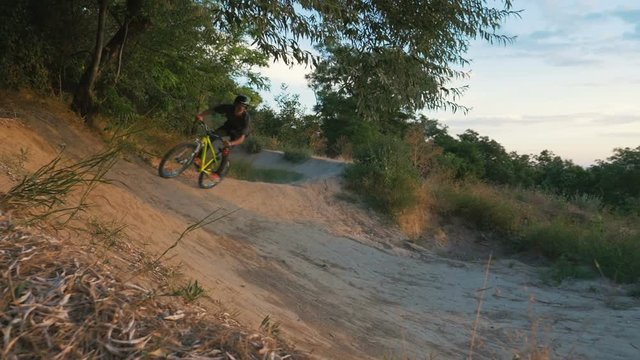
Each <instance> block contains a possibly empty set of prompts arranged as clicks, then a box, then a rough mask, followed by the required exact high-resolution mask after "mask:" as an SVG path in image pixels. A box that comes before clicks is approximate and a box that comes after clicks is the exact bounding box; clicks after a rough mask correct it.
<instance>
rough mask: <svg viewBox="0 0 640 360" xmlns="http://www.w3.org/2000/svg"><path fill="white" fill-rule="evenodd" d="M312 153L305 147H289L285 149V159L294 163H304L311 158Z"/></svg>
mask: <svg viewBox="0 0 640 360" xmlns="http://www.w3.org/2000/svg"><path fill="white" fill-rule="evenodd" d="M311 155H312V151H311V149H309V148H305V147H287V148H286V149H284V155H283V156H284V159H285V160H287V161H290V162H292V163H296V164H299V163H303V162H305V161H307V160H309V159H310V158H311Z"/></svg>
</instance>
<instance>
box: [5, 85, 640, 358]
mask: <svg viewBox="0 0 640 360" xmlns="http://www.w3.org/2000/svg"><path fill="white" fill-rule="evenodd" d="M0 117H2V119H0V162H2V161H4V162H5V163H6V162H7V161H9V160H11V159H15V158H17V157H19V156H20V149H21V148H22V149H28V157H27V158H26V159H25V162H24V167H25V168H26V169H27V170H29V171H33V170H35V169H36V168H37V167H38V166H41V165H42V164H44V163H45V162H46V161H48V160H50V159H51V158H52V157H53V156H54V154H55V153H56V151H57V149H58V145H59V144H63V143H64V144H66V148H67V150H66V152H67V154H68V155H69V156H71V157H82V156H86V155H88V154H90V153H91V152H92V151H97V150H98V149H100V148H102V147H103V146H104V145H102V142H101V140H100V139H99V138H98V137H97V136H96V135H95V134H93V133H91V132H89V131H87V130H86V129H84V127H83V126H82V124H80V122H79V121H78V120H77V119H75V120H74V118H73V116H72V115H71V114H69V113H67V112H66V110H64V108H63V107H62V106H56V105H55V104H53V105H52V104H51V103H50V102H43V101H39V100H36V99H29V98H24V97H18V96H8V95H6V96H4V97H3V98H2V99H1V100H0ZM5 168H6V167H5ZM330 168H333V167H331V166H330ZM3 169H4V168H3ZM1 172H2V173H1V174H0V191H5V190H6V189H7V188H8V187H9V186H10V185H11V184H12V182H13V181H12V179H11V178H10V177H9V176H8V175H7V171H5V170H2V171H1ZM331 175H333V174H331ZM109 177H111V178H112V179H114V180H116V183H114V184H113V185H109V186H101V187H99V188H98V189H96V191H95V193H94V194H93V196H92V199H91V200H92V202H93V203H94V204H95V206H93V207H92V208H91V209H89V212H88V214H87V217H95V218H99V219H101V220H104V221H110V220H116V221H118V222H120V223H122V224H124V225H126V226H127V227H126V232H127V234H128V237H129V238H130V239H132V241H134V242H135V243H136V244H137V245H138V246H140V247H144V248H145V250H146V251H149V252H153V253H156V254H157V253H161V252H162V251H163V250H165V249H166V248H168V247H169V246H170V245H172V244H173V243H174V241H175V240H176V238H177V237H178V235H179V234H180V233H181V232H182V231H183V230H184V229H185V228H186V227H187V226H189V225H190V224H192V223H195V222H197V221H199V220H200V219H202V218H204V217H206V216H207V215H209V214H210V213H212V212H213V211H216V210H217V211H218V213H217V214H219V215H226V216H225V217H224V218H221V219H220V220H219V221H216V222H215V223H213V224H210V225H208V226H206V227H205V228H203V229H200V230H196V231H195V232H193V233H191V234H189V236H188V237H186V238H185V239H184V240H183V241H182V242H181V243H180V244H179V245H178V246H177V247H176V248H175V249H173V250H171V252H170V259H169V260H168V261H169V262H170V263H173V264H182V272H183V273H184V274H185V275H186V276H187V277H189V278H193V279H197V280H198V281H199V282H200V283H201V284H202V285H203V287H204V288H206V289H207V290H208V294H209V296H210V297H211V298H212V299H213V300H214V301H220V302H222V303H224V304H226V305H227V306H232V307H233V308H235V309H237V310H238V311H239V317H240V319H241V320H242V321H243V322H245V323H248V324H258V323H259V322H260V321H261V320H262V319H263V318H264V317H265V316H266V315H269V316H270V317H271V318H272V319H275V320H277V321H280V322H281V323H282V325H281V327H282V328H283V330H284V332H285V335H286V336H288V337H290V338H292V339H293V340H294V341H295V342H296V343H297V344H298V346H299V347H301V348H302V349H304V350H307V351H309V352H311V353H312V354H313V355H316V356H318V357H319V358H330V359H363V358H382V357H384V356H395V357H409V358H416V359H417V358H425V357H429V356H430V355H436V356H438V357H437V358H445V359H460V358H463V357H466V356H467V354H468V353H469V343H470V339H471V338H472V328H473V325H474V321H475V320H476V309H477V307H478V302H477V299H478V295H479V294H481V293H483V295H484V298H483V303H482V306H481V312H480V318H479V322H478V329H477V340H476V347H475V349H474V354H475V355H474V358H511V357H512V356H513V354H515V353H518V354H531V353H534V352H535V350H536V349H538V348H539V347H542V348H543V350H545V351H549V352H550V354H551V356H552V357H554V358H555V357H566V358H572V359H605V358H606V359H630V358H635V357H636V356H637V354H638V351H639V350H638V348H640V308H639V307H638V305H639V304H638V301H637V300H634V299H632V298H629V297H627V296H626V294H625V291H624V289H620V288H617V287H616V286H614V285H611V284H610V283H608V282H607V281H604V280H602V281H592V282H579V283H569V284H567V285H564V286H563V287H560V288H557V287H550V286H547V285H544V284H543V283H542V281H541V280H540V277H539V269H537V268H533V267H531V266H528V265H525V264H522V263H520V262H518V261H515V260H510V259H498V260H495V261H493V262H492V264H491V268H490V271H489V277H488V282H487V283H486V284H485V281H484V276H485V265H486V259H484V260H482V261H477V262H474V261H467V262H462V261H457V260H452V259H448V258H444V257H440V256H438V255H436V254H434V253H431V252H429V251H426V250H421V251H416V250H409V249H407V248H406V247H405V246H404V242H405V239H404V237H403V235H402V234H401V233H400V232H399V230H397V229H396V227H394V226H392V225H390V224H387V223H385V221H384V220H382V219H378V218H377V217H376V216H375V215H373V214H371V213H370V212H368V211H367V210H364V209H362V208H359V207H358V206H356V205H353V204H348V203H345V202H342V201H339V200H336V196H335V195H336V194H337V193H339V192H340V191H341V190H340V184H339V180H337V179H336V178H335V177H323V176H320V178H319V179H315V181H307V182H303V183H299V184H295V185H274V184H265V183H252V182H245V181H238V180H234V179H225V181H224V182H223V183H221V184H220V185H219V186H218V187H216V188H214V189H212V190H201V189H199V188H198V187H197V182H196V178H195V175H194V174H187V175H185V176H182V177H181V178H179V179H170V180H167V179H162V178H159V177H158V176H157V175H156V170H155V169H154V168H153V167H151V166H149V165H146V164H144V163H142V162H138V161H135V160H134V161H124V160H121V161H119V162H118V163H117V164H116V166H115V167H114V168H113V169H112V170H111V172H110V174H109ZM480 290H481V291H480ZM205 305H206V304H205ZM256 326H257V325H256Z"/></svg>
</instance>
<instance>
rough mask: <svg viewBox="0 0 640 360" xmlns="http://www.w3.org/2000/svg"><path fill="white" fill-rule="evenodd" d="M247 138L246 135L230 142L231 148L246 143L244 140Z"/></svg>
mask: <svg viewBox="0 0 640 360" xmlns="http://www.w3.org/2000/svg"><path fill="white" fill-rule="evenodd" d="M246 138H247V136H246V135H242V136H240V137H239V138H237V139H235V140H233V141H229V146H237V145H240V144H242V143H243V142H244V140H245V139H246Z"/></svg>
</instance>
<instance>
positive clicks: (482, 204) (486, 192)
mask: <svg viewBox="0 0 640 360" xmlns="http://www.w3.org/2000/svg"><path fill="white" fill-rule="evenodd" d="M504 190H506V189H497V188H494V187H491V186H489V185H486V184H482V183H476V182H470V183H465V184H453V183H440V184H439V186H437V187H435V188H433V187H432V192H434V194H433V195H434V196H433V197H434V198H435V199H436V201H437V207H439V209H438V210H439V211H440V212H443V213H445V214H453V215H457V216H460V217H462V218H463V219H465V220H467V221H468V222H470V223H471V224H472V225H474V226H475V227H477V228H478V229H480V230H485V231H491V232H494V233H497V234H499V235H502V236H503V237H508V236H509V235H512V234H515V233H517V232H518V231H519V230H521V228H522V226H523V225H524V224H525V223H526V222H527V221H528V220H529V219H530V218H532V217H533V215H532V214H531V212H530V210H529V209H528V207H527V206H526V205H525V204H522V203H519V202H517V201H515V200H514V199H513V198H509V197H507V196H504V195H503V193H504Z"/></svg>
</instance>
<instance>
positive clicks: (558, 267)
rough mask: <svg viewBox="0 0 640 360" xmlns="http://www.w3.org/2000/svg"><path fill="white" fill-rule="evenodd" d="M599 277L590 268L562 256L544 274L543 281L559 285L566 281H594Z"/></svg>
mask: <svg viewBox="0 0 640 360" xmlns="http://www.w3.org/2000/svg"><path fill="white" fill-rule="evenodd" d="M597 275H598V274H597V273H596V272H595V271H594V270H593V269H592V268H590V267H589V266H586V265H584V264H580V262H579V261H577V260H573V259H570V258H569V257H567V256H562V257H560V258H559V259H557V260H556V261H555V262H554V263H553V265H552V266H551V269H549V270H548V271H547V272H545V273H544V274H543V279H544V280H545V281H546V282H548V283H551V284H555V285H559V284H560V283H561V282H562V280H564V279H593V278H595V277H597Z"/></svg>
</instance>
